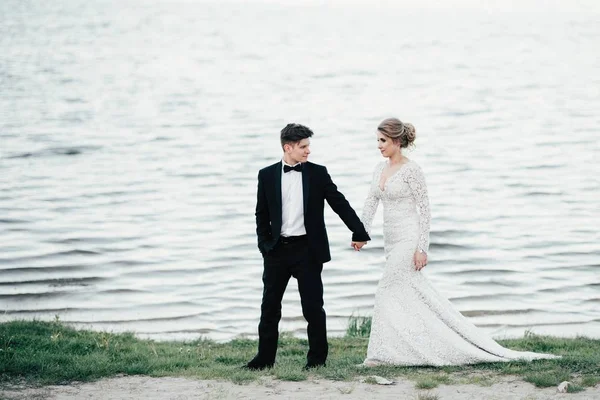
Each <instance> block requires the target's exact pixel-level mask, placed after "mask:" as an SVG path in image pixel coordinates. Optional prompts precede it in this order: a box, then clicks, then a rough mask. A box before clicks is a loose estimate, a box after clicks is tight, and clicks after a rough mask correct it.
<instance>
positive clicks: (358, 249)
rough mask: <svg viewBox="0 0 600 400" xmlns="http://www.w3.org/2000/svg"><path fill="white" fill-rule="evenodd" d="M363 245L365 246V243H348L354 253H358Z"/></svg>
mask: <svg viewBox="0 0 600 400" xmlns="http://www.w3.org/2000/svg"><path fill="white" fill-rule="evenodd" d="M365 244H367V242H352V243H350V247H352V248H354V250H356V251H360V249H362V247H363V246H364V245H365Z"/></svg>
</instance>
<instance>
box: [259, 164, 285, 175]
mask: <svg viewBox="0 0 600 400" xmlns="http://www.w3.org/2000/svg"><path fill="white" fill-rule="evenodd" d="M277 167H279V168H281V161H277V162H276V163H275V164H271V165H268V166H266V167H264V168H261V169H260V170H259V171H258V174H259V175H262V174H264V173H268V172H269V171H273V170H275V168H277Z"/></svg>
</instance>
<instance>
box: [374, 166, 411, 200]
mask: <svg viewBox="0 0 600 400" xmlns="http://www.w3.org/2000/svg"><path fill="white" fill-rule="evenodd" d="M411 162H412V160H411V159H408V158H407V159H406V161H405V162H403V163H402V164H400V166H399V167H398V169H396V170H395V171H394V172H392V174H391V175H390V176H388V177H387V178H386V179H385V181H383V185H382V184H381V178H382V176H383V170H384V169H385V167H389V166H390V163H389V161H384V162H383V163H382V165H383V167H382V168H381V171H379V182H378V184H377V186H378V187H379V190H381V191H382V192H385V189H386V188H387V184H388V182H389V181H390V179H392V178H393V177H394V176H395V175H397V174H398V173H399V172H400V171H402V170H403V169H404V166H406V164H410V163H411Z"/></svg>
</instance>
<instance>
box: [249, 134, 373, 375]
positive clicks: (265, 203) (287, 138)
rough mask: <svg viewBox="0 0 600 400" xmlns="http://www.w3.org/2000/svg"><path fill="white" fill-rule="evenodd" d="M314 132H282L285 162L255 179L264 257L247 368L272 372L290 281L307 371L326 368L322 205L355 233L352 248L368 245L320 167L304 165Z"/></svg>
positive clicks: (357, 221) (326, 254) (326, 248)
mask: <svg viewBox="0 0 600 400" xmlns="http://www.w3.org/2000/svg"><path fill="white" fill-rule="evenodd" d="M312 135H313V132H312V131H311V130H310V129H309V128H307V127H306V126H303V125H300V124H288V125H287V126H286V127H285V128H283V129H282V130H281V146H282V147H283V159H282V161H280V162H277V163H275V164H273V165H271V166H268V167H266V168H263V169H261V170H260V171H259V173H258V198H257V204H256V234H257V236H258V249H259V250H260V252H261V253H262V255H263V259H264V270H263V276H262V280H263V284H264V287H263V297H262V304H261V316H260V323H259V325H258V336H259V339H258V354H257V355H256V357H254V358H253V359H252V360H251V361H250V362H249V363H248V364H246V365H245V368H248V369H252V370H259V369H264V368H270V367H272V366H273V364H274V363H275V354H276V353H277V339H278V337H279V331H278V325H279V320H280V319H281V299H282V298H283V293H284V292H285V288H286V287H287V284H288V281H289V280H290V277H292V276H293V277H294V278H296V280H297V281H298V291H299V292H300V299H301V303H302V314H303V315H304V318H305V319H306V321H307V322H308V344H309V350H308V356H307V363H306V366H305V367H304V368H305V369H310V368H314V367H319V366H324V365H325V360H326V359H327V350H328V345H327V331H326V326H325V310H324V309H323V283H322V281H321V271H322V270H323V263H326V262H327V261H329V260H331V255H330V253H329V241H328V239H327V231H326V230H325V221H324V219H323V209H324V203H325V200H327V203H329V205H330V206H331V208H332V209H333V211H335V212H336V213H337V214H338V215H339V216H340V218H341V219H342V221H344V223H345V224H346V226H347V227H348V228H349V229H350V230H351V231H352V232H353V236H352V241H353V242H352V243H353V246H354V245H356V246H362V245H364V244H365V242H366V241H368V240H370V238H369V235H368V234H367V232H366V231H365V228H364V226H363V224H362V222H361V221H360V219H359V218H358V216H357V215H356V213H355V212H354V210H353V209H352V207H350V204H349V203H348V201H347V200H346V198H345V197H344V195H343V194H341V193H340V192H339V191H338V190H337V187H336V185H335V184H334V183H333V182H332V180H331V177H330V176H329V173H328V172H327V169H326V168H325V167H324V166H321V165H317V164H313V163H310V162H307V159H308V155H309V154H310V139H309V138H310V137H311V136H312Z"/></svg>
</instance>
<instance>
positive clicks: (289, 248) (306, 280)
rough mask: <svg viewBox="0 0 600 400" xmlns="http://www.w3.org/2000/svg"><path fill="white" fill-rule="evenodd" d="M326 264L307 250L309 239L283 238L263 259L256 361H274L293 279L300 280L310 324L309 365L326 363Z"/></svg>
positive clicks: (301, 292)
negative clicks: (286, 294) (283, 307)
mask: <svg viewBox="0 0 600 400" xmlns="http://www.w3.org/2000/svg"><path fill="white" fill-rule="evenodd" d="M322 270H323V264H322V263H320V262H318V261H316V260H315V259H314V257H313V256H312V255H311V253H310V250H309V248H308V240H307V239H306V236H305V237H302V238H300V239H297V240H288V239H286V238H283V237H282V238H281V239H280V240H279V243H278V244H277V245H276V246H275V248H274V249H273V250H271V251H270V252H269V253H268V254H267V255H265V257H264V272H263V277H262V279H263V284H264V289H263V298H262V304H261V316H260V323H259V325H258V337H259V339H258V354H257V356H256V359H257V360H260V362H262V363H266V364H269V363H273V362H275V355H276V353H277V340H278V338H279V328H278V327H279V321H280V320H281V299H282V298H283V294H284V292H285V289H286V287H287V284H288V282H289V280H290V277H292V276H293V277H294V278H296V279H297V281H298V291H299V292H300V300H301V303H302V314H303V315H304V318H305V319H306V321H307V322H308V329H307V330H308V344H309V350H308V355H307V363H308V364H323V363H325V360H326V359H327V351H328V344H327V328H326V323H325V319H326V317H325V310H324V309H323V282H322V280H321V272H322Z"/></svg>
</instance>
